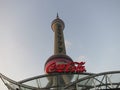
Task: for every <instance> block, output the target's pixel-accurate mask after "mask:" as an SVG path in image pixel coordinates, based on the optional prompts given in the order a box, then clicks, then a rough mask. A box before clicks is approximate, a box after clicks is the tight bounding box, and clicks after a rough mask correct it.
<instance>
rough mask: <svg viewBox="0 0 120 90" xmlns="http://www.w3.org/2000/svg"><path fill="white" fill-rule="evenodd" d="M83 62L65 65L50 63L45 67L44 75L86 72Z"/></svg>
mask: <svg viewBox="0 0 120 90" xmlns="http://www.w3.org/2000/svg"><path fill="white" fill-rule="evenodd" d="M84 64H85V62H69V63H66V64H57V62H52V63H51V64H49V65H48V66H47V67H46V73H81V72H86V69H85V66H84Z"/></svg>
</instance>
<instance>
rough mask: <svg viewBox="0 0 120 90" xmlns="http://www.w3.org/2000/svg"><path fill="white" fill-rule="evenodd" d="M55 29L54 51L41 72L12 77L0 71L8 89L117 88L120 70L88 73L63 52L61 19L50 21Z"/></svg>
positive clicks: (79, 63)
mask: <svg viewBox="0 0 120 90" xmlns="http://www.w3.org/2000/svg"><path fill="white" fill-rule="evenodd" d="M51 28H52V30H53V32H54V54H53V55H52V56H50V57H49V58H48V59H47V61H46V63H45V66H44V71H45V74H44V75H39V76H35V77H31V78H27V79H24V80H21V81H14V80H12V79H10V78H8V77H6V76H4V75H3V74H1V73H0V78H1V80H2V81H3V83H4V84H5V85H6V87H7V88H8V90H120V71H109V72H102V73H87V72H86V70H85V66H84V64H85V63H84V62H73V60H72V59H71V58H70V57H69V56H68V55H67V54H66V48H65V42H64V34H63V30H64V28H65V24H64V22H63V21H62V20H61V19H60V18H59V16H58V14H57V17H56V19H54V20H53V21H52V24H51Z"/></svg>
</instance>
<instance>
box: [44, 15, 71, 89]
mask: <svg viewBox="0 0 120 90" xmlns="http://www.w3.org/2000/svg"><path fill="white" fill-rule="evenodd" d="M51 28H52V30H53V32H54V54H53V55H52V56H51V57H49V58H48V60H47V61H46V63H45V72H46V73H47V74H52V73H57V72H54V70H50V68H49V66H50V65H51V64H52V63H56V64H59V65H60V64H68V63H71V62H73V60H72V59H71V58H70V57H69V56H68V55H66V48H65V42H64V34H63V30H64V28H65V24H64V22H63V21H62V20H61V19H60V18H59V16H58V14H57V17H56V19H55V20H53V21H52V24H51ZM71 79H72V76H71V75H70V76H66V75H62V76H59V77H58V78H56V77H49V78H48V80H49V83H48V84H47V87H49V86H56V84H59V86H64V85H66V84H68V83H70V81H71ZM54 90H58V89H54Z"/></svg>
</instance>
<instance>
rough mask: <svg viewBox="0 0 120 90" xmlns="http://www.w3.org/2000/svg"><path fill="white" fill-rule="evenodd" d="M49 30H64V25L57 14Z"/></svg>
mask: <svg viewBox="0 0 120 90" xmlns="http://www.w3.org/2000/svg"><path fill="white" fill-rule="evenodd" d="M51 28H52V30H53V31H55V30H58V29H60V30H64V28H65V24H64V22H63V21H62V20H61V19H60V18H59V16H58V14H57V17H56V19H55V20H53V21H52V25H51Z"/></svg>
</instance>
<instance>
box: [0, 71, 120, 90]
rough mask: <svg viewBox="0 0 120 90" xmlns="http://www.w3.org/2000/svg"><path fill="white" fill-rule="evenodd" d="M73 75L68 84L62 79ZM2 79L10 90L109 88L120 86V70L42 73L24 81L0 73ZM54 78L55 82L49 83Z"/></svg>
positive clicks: (97, 89) (102, 89) (105, 89)
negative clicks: (63, 82) (62, 81)
mask: <svg viewBox="0 0 120 90" xmlns="http://www.w3.org/2000/svg"><path fill="white" fill-rule="evenodd" d="M67 77H72V79H71V81H70V82H69V83H67V84H61V83H59V81H60V80H61V79H64V78H67ZM0 78H1V80H2V81H3V82H4V84H5V85H6V86H7V88H8V89H9V90H107V89H117V88H120V71H110V72H103V73H97V74H93V73H60V74H50V75H47V74H45V75H40V76H35V77H31V78H28V79H25V80H22V81H18V82H17V81H14V80H11V79H9V78H8V77H6V76H4V75H2V74H0ZM50 78H52V79H53V78H54V80H55V81H54V82H56V83H55V84H52V85H50V86H49V85H48V84H49V83H50V82H51V81H50V80H49V79H50Z"/></svg>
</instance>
